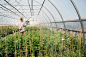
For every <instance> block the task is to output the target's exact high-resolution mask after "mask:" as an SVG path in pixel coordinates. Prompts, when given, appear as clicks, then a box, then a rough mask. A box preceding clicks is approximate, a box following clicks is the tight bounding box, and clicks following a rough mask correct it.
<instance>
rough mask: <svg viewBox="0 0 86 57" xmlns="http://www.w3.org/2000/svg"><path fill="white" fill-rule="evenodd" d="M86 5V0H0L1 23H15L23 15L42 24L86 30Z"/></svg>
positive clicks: (26, 18)
mask: <svg viewBox="0 0 86 57" xmlns="http://www.w3.org/2000/svg"><path fill="white" fill-rule="evenodd" d="M85 6H86V0H0V24H1V25H15V24H16V22H18V21H19V17H23V18H24V19H25V20H29V19H30V18H32V19H34V20H35V21H37V22H39V24H41V25H47V26H52V27H57V28H65V29H66V28H68V29H70V27H72V28H73V29H74V30H76V29H77V28H83V30H84V28H85V26H84V24H85V21H86V13H85V12H86V7H85ZM75 23H76V24H75ZM77 25H79V26H77Z"/></svg>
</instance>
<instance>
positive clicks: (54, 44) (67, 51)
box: [0, 26, 86, 57]
mask: <svg viewBox="0 0 86 57" xmlns="http://www.w3.org/2000/svg"><path fill="white" fill-rule="evenodd" d="M85 47H86V45H85ZM85 52H86V48H85V49H83V40H82V38H81V36H80V37H78V36H75V37H74V36H72V35H71V33H67V34H66V35H65V34H63V33H62V31H60V32H58V33H57V32H56V31H51V30H49V29H47V28H46V27H35V26H34V27H27V31H26V36H21V35H20V34H19V32H18V33H15V34H14V35H8V36H6V37H4V38H1V39H0V57H7V56H10V57H14V56H17V57H21V56H23V57H30V56H31V57H85V56H86V53H85Z"/></svg>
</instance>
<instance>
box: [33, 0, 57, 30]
mask: <svg viewBox="0 0 86 57" xmlns="http://www.w3.org/2000/svg"><path fill="white" fill-rule="evenodd" d="M34 1H35V2H37V3H38V4H40V5H41V3H40V2H38V1H36V0H34ZM43 7H44V8H45V9H46V10H47V11H48V12H49V13H50V15H51V16H52V18H53V20H54V22H55V18H54V16H53V15H52V13H51V12H50V11H49V10H48V8H47V7H45V6H43ZM50 23H51V22H50ZM55 24H56V23H55ZM51 26H52V23H51ZM56 28H57V24H56ZM57 30H58V29H57Z"/></svg>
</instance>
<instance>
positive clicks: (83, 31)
mask: <svg viewBox="0 0 86 57" xmlns="http://www.w3.org/2000/svg"><path fill="white" fill-rule="evenodd" d="M70 1H71V3H72V4H73V6H74V8H75V10H76V12H77V15H78V17H79V22H80V24H81V27H82V33H83V45H84V48H85V35H84V27H83V23H82V20H81V16H80V13H79V11H78V9H77V7H76V5H75V3H74V1H73V0H70Z"/></svg>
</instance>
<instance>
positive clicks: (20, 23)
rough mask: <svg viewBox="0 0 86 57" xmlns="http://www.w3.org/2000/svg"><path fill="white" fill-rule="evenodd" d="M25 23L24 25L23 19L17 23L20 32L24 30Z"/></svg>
mask: <svg viewBox="0 0 86 57" xmlns="http://www.w3.org/2000/svg"><path fill="white" fill-rule="evenodd" d="M25 25H26V24H25V23H24V22H23V21H20V22H19V23H18V26H19V31H20V32H24V31H26V28H25Z"/></svg>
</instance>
